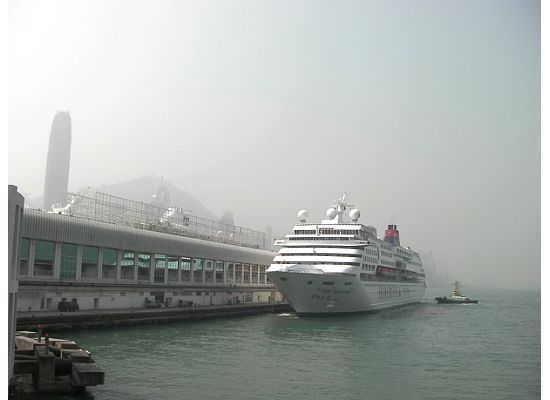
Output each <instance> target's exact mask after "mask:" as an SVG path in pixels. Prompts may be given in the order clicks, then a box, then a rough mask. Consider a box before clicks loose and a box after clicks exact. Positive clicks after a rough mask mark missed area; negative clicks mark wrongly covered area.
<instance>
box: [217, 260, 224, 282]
mask: <svg viewBox="0 0 550 400" xmlns="http://www.w3.org/2000/svg"><path fill="white" fill-rule="evenodd" d="M215 265H216V272H215V274H216V283H225V282H223V261H216V262H215Z"/></svg>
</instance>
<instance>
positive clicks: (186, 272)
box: [181, 257, 191, 282]
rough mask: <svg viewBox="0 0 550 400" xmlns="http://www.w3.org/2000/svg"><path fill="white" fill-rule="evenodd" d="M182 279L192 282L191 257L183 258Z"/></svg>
mask: <svg viewBox="0 0 550 400" xmlns="http://www.w3.org/2000/svg"><path fill="white" fill-rule="evenodd" d="M181 280H182V282H191V259H190V258H189V257H182V258H181Z"/></svg>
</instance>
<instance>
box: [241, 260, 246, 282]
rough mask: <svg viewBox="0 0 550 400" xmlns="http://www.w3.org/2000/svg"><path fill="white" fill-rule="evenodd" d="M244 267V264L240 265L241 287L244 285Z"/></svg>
mask: <svg viewBox="0 0 550 400" xmlns="http://www.w3.org/2000/svg"><path fill="white" fill-rule="evenodd" d="M244 266H245V264H241V285H244Z"/></svg>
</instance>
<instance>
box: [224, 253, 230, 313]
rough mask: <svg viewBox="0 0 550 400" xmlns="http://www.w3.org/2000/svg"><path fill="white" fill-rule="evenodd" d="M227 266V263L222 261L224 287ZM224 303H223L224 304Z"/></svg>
mask: <svg viewBox="0 0 550 400" xmlns="http://www.w3.org/2000/svg"><path fill="white" fill-rule="evenodd" d="M228 265H229V263H226V262H225V261H224V263H223V284H224V285H225V284H226V283H227V266H228ZM224 303H225V302H224Z"/></svg>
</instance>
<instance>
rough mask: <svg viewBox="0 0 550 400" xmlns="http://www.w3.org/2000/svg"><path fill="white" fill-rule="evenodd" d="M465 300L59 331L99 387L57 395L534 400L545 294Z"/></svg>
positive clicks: (474, 293)
mask: <svg viewBox="0 0 550 400" xmlns="http://www.w3.org/2000/svg"><path fill="white" fill-rule="evenodd" d="M464 292H465V294H466V295H468V296H469V297H472V298H477V299H479V300H480V304H469V305H438V304H433V303H422V304H417V305H412V306H406V307H402V308H398V309H393V310H387V311H383V312H379V313H374V314H361V315H350V316H341V317H315V318H313V317H308V318H301V317H297V316H296V315H294V314H292V313H290V314H267V315H258V316H253V317H239V318H232V319H223V320H222V319H217V320H209V321H199V322H182V323H171V324H163V325H144V326H138V327H124V328H112V329H96V330H90V331H74V332H63V333H62V334H60V336H61V335H62V336H63V337H67V338H71V339H74V340H76V341H77V342H78V343H79V344H80V345H81V346H82V347H84V348H87V349H89V350H90V351H91V352H92V356H93V357H94V359H95V360H96V362H97V363H98V364H99V365H100V366H101V367H102V368H103V369H104V371H105V385H104V386H97V387H93V388H89V389H88V392H87V394H85V395H82V396H61V397H55V398H64V399H76V398H78V399H82V398H85V399H97V400H100V399H120V400H125V399H128V400H130V399H131V400H141V399H143V400H151V399H239V400H244V399H264V398H265V399H270V400H275V399H285V400H286V399H319V398H321V399H408V400H410V399H443V398H448V399H467V400H472V399H536V398H540V390H541V389H540V385H541V382H540V366H541V364H540V291H538V290H536V291H535V290H533V291H521V290H495V289H490V290H474V289H468V288H465V290H464ZM447 294H448V293H447V290H445V289H428V290H427V292H426V297H429V298H432V299H433V298H434V296H438V295H447ZM43 398H49V397H43Z"/></svg>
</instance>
